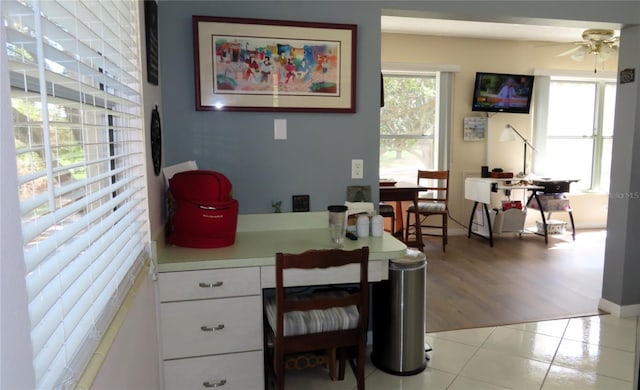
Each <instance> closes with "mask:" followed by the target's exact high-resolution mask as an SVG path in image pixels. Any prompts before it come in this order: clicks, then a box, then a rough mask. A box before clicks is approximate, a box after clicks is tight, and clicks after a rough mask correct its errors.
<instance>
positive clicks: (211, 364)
mask: <svg viewBox="0 0 640 390" xmlns="http://www.w3.org/2000/svg"><path fill="white" fill-rule="evenodd" d="M262 360H263V357H262V352H245V353H235V354H231V355H221V356H204V357H199V358H192V359H179V360H170V361H166V362H164V385H165V389H166V390H184V389H207V388H213V387H211V385H213V384H218V386H217V387H215V388H216V389H223V390H248V389H262V388H264V379H263V378H264V374H263V372H264V369H263V365H262ZM205 383H208V384H210V387H207V386H205V385H204V384H205ZM223 383H224V384H223Z"/></svg>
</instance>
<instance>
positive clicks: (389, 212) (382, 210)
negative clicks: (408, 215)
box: [378, 202, 396, 234]
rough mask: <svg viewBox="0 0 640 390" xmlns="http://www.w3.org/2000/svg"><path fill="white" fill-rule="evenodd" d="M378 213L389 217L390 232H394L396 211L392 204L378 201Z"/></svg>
mask: <svg viewBox="0 0 640 390" xmlns="http://www.w3.org/2000/svg"><path fill="white" fill-rule="evenodd" d="M378 214H380V215H382V217H383V218H389V219H391V231H390V233H391V234H395V232H396V213H395V210H394V209H393V206H392V205H390V204H387V203H384V202H380V204H379V205H378Z"/></svg>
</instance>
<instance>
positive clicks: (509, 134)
mask: <svg viewBox="0 0 640 390" xmlns="http://www.w3.org/2000/svg"><path fill="white" fill-rule="evenodd" d="M511 130H513V131H511ZM514 133H515V134H517V135H518V137H520V139H522V144H523V145H524V160H523V162H522V177H525V176H527V146H529V147H530V148H531V149H533V150H534V151H535V150H536V148H534V147H533V145H531V144H530V143H529V141H527V139H526V138H524V137H523V136H522V134H520V133H519V132H518V130H516V129H515V128H514V127H513V126H511V125H510V124H508V123H507V124H506V125H505V126H504V130H502V134H501V135H500V142H506V141H517V140H518V139H517V138H516V137H515V135H514Z"/></svg>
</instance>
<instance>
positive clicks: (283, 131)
mask: <svg viewBox="0 0 640 390" xmlns="http://www.w3.org/2000/svg"><path fill="white" fill-rule="evenodd" d="M273 138H274V139H287V120H286V119H274V121H273Z"/></svg>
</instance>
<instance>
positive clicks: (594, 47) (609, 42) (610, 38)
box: [558, 29, 620, 73]
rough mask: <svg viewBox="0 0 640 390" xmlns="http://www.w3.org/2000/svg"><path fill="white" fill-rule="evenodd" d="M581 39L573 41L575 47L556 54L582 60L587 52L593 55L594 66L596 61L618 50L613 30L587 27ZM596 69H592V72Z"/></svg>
mask: <svg viewBox="0 0 640 390" xmlns="http://www.w3.org/2000/svg"><path fill="white" fill-rule="evenodd" d="M582 39H583V40H582V41H578V42H573V44H574V45H577V46H576V47H574V48H572V49H570V50H567V51H565V52H563V53H560V54H558V57H561V56H571V59H572V60H574V61H578V62H581V61H584V59H585V57H586V56H587V55H588V54H593V55H594V56H595V62H596V66H597V64H598V62H600V63H603V62H604V61H606V60H607V58H609V57H610V56H611V55H612V54H616V53H617V51H618V45H619V42H620V39H619V37H617V36H614V31H613V30H605V29H589V30H585V31H584V32H583V33H582ZM595 72H596V69H594V73H595Z"/></svg>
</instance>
